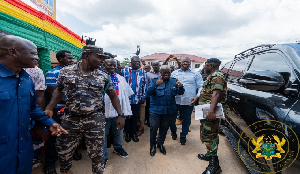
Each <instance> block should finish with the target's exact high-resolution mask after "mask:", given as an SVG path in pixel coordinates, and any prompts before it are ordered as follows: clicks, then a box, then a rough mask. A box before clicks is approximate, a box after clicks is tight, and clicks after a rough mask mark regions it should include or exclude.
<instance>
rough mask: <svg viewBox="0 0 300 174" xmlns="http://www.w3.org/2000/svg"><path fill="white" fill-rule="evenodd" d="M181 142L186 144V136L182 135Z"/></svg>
mask: <svg viewBox="0 0 300 174" xmlns="http://www.w3.org/2000/svg"><path fill="white" fill-rule="evenodd" d="M180 144H181V145H185V144H186V138H185V137H180Z"/></svg>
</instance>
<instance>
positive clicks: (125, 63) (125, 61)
mask: <svg viewBox="0 0 300 174" xmlns="http://www.w3.org/2000/svg"><path fill="white" fill-rule="evenodd" d="M121 64H122V65H124V66H129V64H130V59H129V58H124V60H123V61H122V62H121Z"/></svg>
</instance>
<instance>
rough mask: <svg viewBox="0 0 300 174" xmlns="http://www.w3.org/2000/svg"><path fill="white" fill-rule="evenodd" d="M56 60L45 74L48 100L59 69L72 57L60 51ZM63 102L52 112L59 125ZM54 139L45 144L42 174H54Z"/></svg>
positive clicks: (68, 52)
mask: <svg viewBox="0 0 300 174" xmlns="http://www.w3.org/2000/svg"><path fill="white" fill-rule="evenodd" d="M56 59H57V61H58V62H59V65H57V66H56V67H55V68H53V69H50V70H49V71H48V72H47V73H46V86H47V89H46V95H48V96H49V97H50V98H51V96H52V93H53V91H54V90H55V89H56V87H57V86H56V81H57V79H58V76H59V71H60V69H61V68H63V67H65V66H67V65H70V64H72V63H73V60H74V58H73V55H72V53H71V52H70V51H67V50H61V51H58V52H57V53H56ZM64 103H65V102H64V100H62V101H61V102H60V103H59V104H57V105H56V107H55V109H54V110H53V116H52V118H53V119H54V120H55V121H56V122H58V123H60V122H61V120H60V118H58V117H57V112H58V111H59V110H60V109H61V108H63V107H64V106H65V104H64ZM55 142H56V137H55V136H52V135H50V136H49V139H48V141H47V142H46V150H45V166H44V172H45V174H56V170H55V162H56V161H57V160H58V154H57V151H56V147H55Z"/></svg>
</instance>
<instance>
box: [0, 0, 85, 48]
mask: <svg viewBox="0 0 300 174" xmlns="http://www.w3.org/2000/svg"><path fill="white" fill-rule="evenodd" d="M8 1H9V2H8ZM10 2H12V0H5V1H3V2H2V3H0V11H1V12H3V13H6V14H8V15H11V16H13V17H15V18H17V19H20V20H22V21H25V22H27V23H29V24H31V25H33V26H36V27H38V28H41V29H42V30H45V31H47V32H49V33H51V34H53V35H55V36H57V37H59V38H61V39H63V40H65V41H67V42H70V43H72V44H73V45H75V46H76V47H79V48H82V43H81V42H80V40H79V36H78V37H74V36H72V35H70V34H69V33H67V32H66V29H65V28H63V27H57V26H59V23H58V22H56V23H55V22H54V21H55V20H53V19H52V18H50V17H48V16H47V15H46V14H44V13H42V12H38V11H37V10H35V9H33V8H31V7H30V6H28V5H26V4H24V3H23V2H20V3H19V7H22V8H19V7H17V6H14V5H12V3H10ZM14 3H16V1H14ZM23 9H27V11H31V13H28V12H26V11H24V10H23ZM33 14H35V15H33ZM38 14H39V15H40V16H39V17H37V16H36V15H38ZM47 17H48V18H47ZM43 18H44V19H47V20H44V19H43ZM49 21H51V22H52V23H55V25H53V24H52V23H50V22H49ZM61 26H62V25H61ZM63 29H64V30H63Z"/></svg>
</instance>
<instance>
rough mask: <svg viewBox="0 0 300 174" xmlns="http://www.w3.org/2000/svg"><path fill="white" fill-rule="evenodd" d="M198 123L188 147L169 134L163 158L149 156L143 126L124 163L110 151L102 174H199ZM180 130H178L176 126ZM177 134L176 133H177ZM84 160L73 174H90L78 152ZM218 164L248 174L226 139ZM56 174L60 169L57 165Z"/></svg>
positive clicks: (231, 173)
mask: <svg viewBox="0 0 300 174" xmlns="http://www.w3.org/2000/svg"><path fill="white" fill-rule="evenodd" d="M199 125H200V123H199V121H195V120H194V117H193V120H192V125H191V128H192V131H191V132H190V133H189V134H188V136H187V144H186V145H184V146H183V145H180V144H179V139H177V140H172V138H171V133H170V131H169V132H168V135H167V138H166V142H165V148H166V151H167V154H166V155H163V154H161V153H160V152H159V150H158V149H157V152H156V155H155V156H154V157H151V156H150V154H149V149H150V145H149V137H150V136H149V130H150V129H149V128H148V127H147V126H146V127H145V128H146V129H145V133H144V134H143V135H142V136H141V137H140V142H138V143H136V142H133V141H131V142H129V143H126V142H125V141H124V143H123V147H124V149H125V150H126V151H127V153H128V154H129V156H128V158H126V159H123V158H121V157H119V156H118V155H117V154H115V153H113V152H112V151H113V148H109V149H108V152H109V153H110V157H109V160H108V164H107V167H106V171H105V173H109V174H110V173H111V174H119V173H120V174H121V173H122V174H154V173H155V174H157V173H160V174H196V173H202V172H203V171H204V170H205V168H206V167H207V165H208V162H207V161H201V160H199V159H198V158H197V154H198V153H205V152H206V148H205V146H204V145H203V144H201V141H200V133H199V129H200V128H199ZM178 130H181V126H178ZM178 134H179V133H178ZM81 153H82V154H83V159H82V160H81V161H74V162H73V167H72V170H73V172H74V173H75V174H91V173H92V172H91V160H90V159H89V158H88V157H87V156H86V151H85V150H81ZM218 155H219V160H220V166H221V168H222V170H223V172H222V173H223V174H244V173H245V174H246V173H248V172H247V170H246V168H245V167H244V165H243V164H242V162H241V161H240V159H239V158H238V156H237V154H236V153H235V152H234V150H233V148H232V147H231V145H230V143H229V142H228V140H227V139H226V137H225V136H222V135H220V145H219V151H218ZM56 166H57V171H58V172H59V165H58V164H57V165H56ZM32 173H33V174H42V173H43V172H42V168H38V169H34V170H33V172H32Z"/></svg>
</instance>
